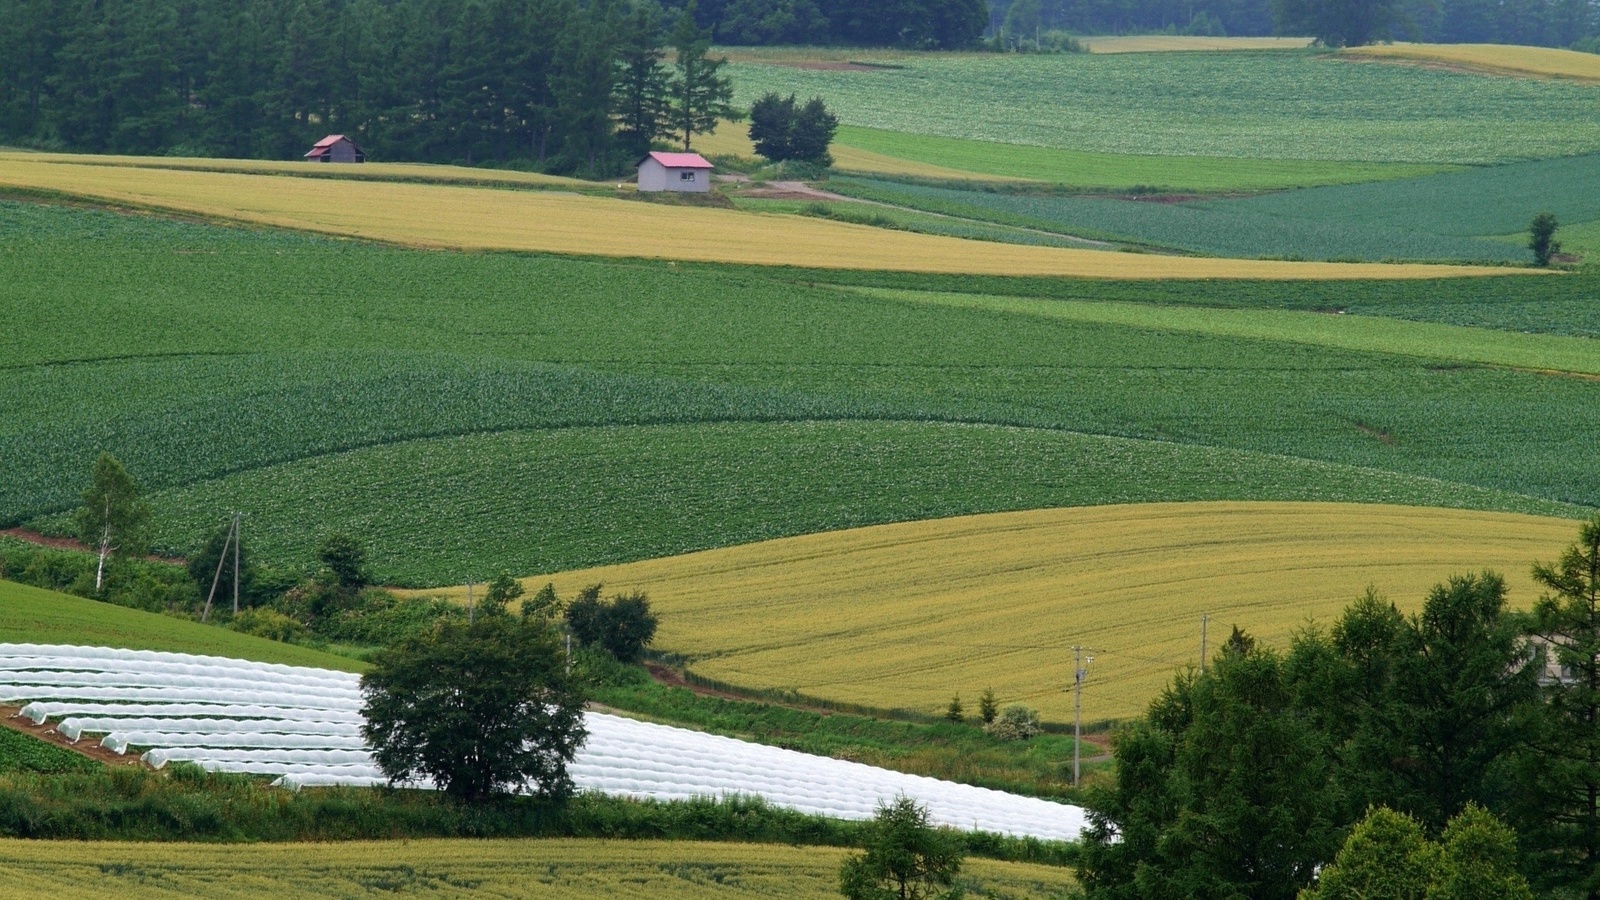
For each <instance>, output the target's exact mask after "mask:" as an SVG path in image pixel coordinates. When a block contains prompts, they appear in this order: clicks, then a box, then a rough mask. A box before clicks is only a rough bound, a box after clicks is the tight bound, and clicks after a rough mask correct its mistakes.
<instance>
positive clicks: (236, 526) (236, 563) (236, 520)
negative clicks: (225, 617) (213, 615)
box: [233, 513, 240, 616]
mask: <svg viewBox="0 0 1600 900" xmlns="http://www.w3.org/2000/svg"><path fill="white" fill-rule="evenodd" d="M239 540H240V538H239V514H238V513H234V514H233V614H234V615H236V616H237V615H238V614H239Z"/></svg>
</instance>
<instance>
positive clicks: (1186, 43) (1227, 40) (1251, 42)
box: [1078, 34, 1311, 53]
mask: <svg viewBox="0 0 1600 900" xmlns="http://www.w3.org/2000/svg"><path fill="white" fill-rule="evenodd" d="M1078 43H1080V44H1083V45H1084V46H1085V47H1086V48H1088V50H1089V52H1090V53H1162V52H1169V51H1196V50H1207V51H1211V50H1302V49H1304V48H1306V47H1309V46H1311V39H1310V38H1303V37H1205V36H1202V35H1182V34H1134V35H1111V36H1107V37H1086V38H1079V39H1078Z"/></svg>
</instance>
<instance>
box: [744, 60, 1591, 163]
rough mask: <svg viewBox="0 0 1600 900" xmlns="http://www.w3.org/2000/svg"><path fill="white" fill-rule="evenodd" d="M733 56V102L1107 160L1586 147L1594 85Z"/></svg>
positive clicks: (1269, 66) (1532, 152) (1415, 75)
mask: <svg viewBox="0 0 1600 900" xmlns="http://www.w3.org/2000/svg"><path fill="white" fill-rule="evenodd" d="M892 65H893V66H895V68H884V67H877V66H875V67H871V68H856V69H847V68H846V69H841V68H833V69H817V68H800V67H796V66H792V65H774V64H758V63H736V64H734V65H732V66H730V67H729V69H730V71H731V72H732V74H733V79H734V86H735V89H736V92H737V96H736V100H737V102H738V103H740V104H743V105H748V104H749V103H750V102H751V101H752V100H753V99H755V98H756V97H759V96H761V95H762V94H764V93H766V92H768V91H781V92H782V93H784V94H789V93H796V94H798V95H799V96H802V97H810V96H820V97H824V98H826V100H827V102H828V105H829V108H830V109H833V110H835V112H836V113H837V114H838V116H839V119H840V121H841V122H842V123H843V124H845V125H850V126H858V127H866V128H876V129H880V130H882V131H890V132H902V133H906V134H925V135H935V136H940V137H949V138H963V139H969V140H981V141H992V142H999V143H1012V144H1027V145H1032V146H1038V147H1054V148H1057V149H1067V150H1077V151H1089V152H1096V153H1108V154H1128V155H1134V156H1139V155H1152V156H1195V157H1211V158H1229V159H1289V160H1325V161H1329V162H1371V163H1394V162H1404V163H1425V164H1440V163H1445V164H1476V165H1483V164H1490V163H1501V162H1512V161H1517V160H1524V159H1536V158H1548V157H1558V156H1573V155H1578V154H1583V153H1594V152H1596V151H1600V115H1596V113H1597V112H1600V91H1596V90H1595V89H1594V86H1593V85H1589V84H1581V83H1576V82H1572V81H1559V80H1539V79H1527V78H1507V77H1503V76H1496V75H1484V74H1476V73H1464V72H1455V71H1446V70H1443V69H1438V68H1423V67H1417V66H1396V65H1369V64H1360V63H1355V62H1351V61H1349V60H1347V59H1346V58H1343V57H1340V56H1339V55H1337V54H1329V53H1320V52H1315V51H1273V52H1259V53H1251V52H1238V53H1150V54H1133V53H1126V54H1110V55H1098V54H1079V53H1064V54H1055V55H1039V56H1011V55H1000V54H988V55H969V56H962V55H939V56H927V57H918V58H915V59H902V60H897V61H895V62H894V63H893V64H892Z"/></svg>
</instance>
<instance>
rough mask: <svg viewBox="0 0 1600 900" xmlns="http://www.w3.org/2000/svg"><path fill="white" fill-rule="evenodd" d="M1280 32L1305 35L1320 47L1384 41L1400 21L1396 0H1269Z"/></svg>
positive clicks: (1357, 45) (1348, 45)
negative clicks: (1320, 45) (1309, 36)
mask: <svg viewBox="0 0 1600 900" xmlns="http://www.w3.org/2000/svg"><path fill="white" fill-rule="evenodd" d="M1272 10H1273V16H1274V18H1275V19H1276V21H1277V25H1278V32H1279V33H1280V34H1292V35H1304V34H1309V35H1311V36H1312V37H1313V38H1315V39H1316V41H1317V43H1319V44H1322V45H1323V46H1324V47H1359V46H1362V45H1363V44H1371V43H1373V42H1375V41H1381V40H1387V39H1388V38H1390V37H1392V36H1393V33H1394V31H1395V30H1396V29H1397V28H1399V26H1400V25H1402V24H1403V22H1404V19H1403V17H1402V16H1401V14H1400V6H1399V2H1398V0H1273V5H1272Z"/></svg>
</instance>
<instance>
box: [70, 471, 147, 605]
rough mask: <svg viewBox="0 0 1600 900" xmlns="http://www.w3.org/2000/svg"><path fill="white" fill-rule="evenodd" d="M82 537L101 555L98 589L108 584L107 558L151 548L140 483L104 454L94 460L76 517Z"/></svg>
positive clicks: (95, 576) (75, 520) (95, 572)
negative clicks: (92, 469)
mask: <svg viewBox="0 0 1600 900" xmlns="http://www.w3.org/2000/svg"><path fill="white" fill-rule="evenodd" d="M73 524H74V525H75V526H76V528H77V532H78V537H79V539H80V540H82V541H83V542H84V543H85V544H88V545H89V546H90V547H93V548H94V550H95V554H96V555H97V556H99V562H98V564H96V566H95V570H94V589H95V591H96V592H98V591H99V590H100V589H101V588H102V587H104V586H105V574H106V560H108V559H110V558H111V557H112V556H117V555H123V556H140V555H142V554H144V553H145V552H146V551H147V550H148V549H149V533H148V531H149V527H150V504H148V503H146V502H144V501H143V500H141V499H140V498H139V486H138V485H136V484H134V481H133V476H131V475H129V474H128V470H127V469H126V468H123V465H122V463H121V461H119V460H118V459H117V458H116V457H115V456H112V455H111V454H109V453H101V454H100V456H99V458H98V459H96V460H95V461H94V472H93V475H92V476H91V481H90V485H89V488H88V489H87V490H85V491H84V492H83V506H82V507H81V508H79V509H78V512H77V513H76V514H75V515H74V516H73Z"/></svg>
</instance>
